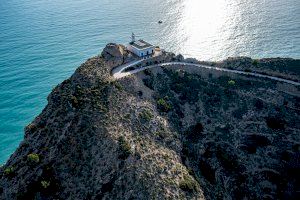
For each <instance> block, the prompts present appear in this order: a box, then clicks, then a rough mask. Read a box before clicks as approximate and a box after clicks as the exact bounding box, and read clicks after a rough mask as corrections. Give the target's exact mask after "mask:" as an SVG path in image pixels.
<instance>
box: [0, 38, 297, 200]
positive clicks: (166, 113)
mask: <svg viewBox="0 0 300 200" xmlns="http://www.w3.org/2000/svg"><path fill="white" fill-rule="evenodd" d="M130 56H131V55H130V54H129V53H128V52H126V51H125V49H124V48H123V47H122V46H118V45H114V44H110V45H109V46H107V47H106V48H105V49H104V51H103V53H102V54H101V56H99V57H94V58H91V59H89V60H88V61H87V62H86V63H84V64H83V65H82V66H80V67H79V68H78V69H77V70H76V72H75V73H74V75H73V76H72V77H71V78H70V79H68V80H66V81H64V82H63V83H61V84H60V85H58V86H57V87H56V88H55V89H54V90H53V91H52V93H51V94H50V95H49V97H48V105H47V106H46V107H45V109H44V110H43V112H42V113H41V114H40V115H39V116H38V117H37V118H36V119H35V120H34V121H33V122H32V123H31V124H30V125H28V126H27V127H26V129H25V138H24V141H23V142H22V143H21V144H20V146H19V148H18V149H17V150H16V152H15V153H14V154H13V155H12V156H11V158H10V159H9V160H8V162H7V163H6V165H5V166H3V167H2V168H1V169H0V198H1V199H215V198H216V197H217V198H233V199H243V198H248V199H263V198H264V199H277V198H286V199H291V198H295V197H297V193H296V192H297V191H299V173H298V172H299V167H300V166H299V165H300V164H299V156H300V153H299V151H300V149H299V148H300V144H299V141H300V132H299V130H300V125H299V119H300V118H299V115H300V111H299V102H300V101H299V97H300V92H299V88H296V87H293V86H290V85H286V84H280V83H277V82H273V81H268V80H263V79H254V78H249V77H242V76H237V75H235V76H231V75H229V74H225V73H221V72H212V71H205V70H199V69H196V68H189V69H185V68H180V67H176V68H175V67H174V68H156V69H152V70H147V71H145V72H141V73H139V74H136V75H134V76H131V77H126V78H124V79H121V80H119V81H116V80H113V79H112V78H111V76H110V71H111V69H112V67H114V66H116V65H119V64H122V63H123V62H126V60H127V59H129V58H130Z"/></svg>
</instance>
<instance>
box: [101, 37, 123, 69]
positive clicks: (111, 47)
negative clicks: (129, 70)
mask: <svg viewBox="0 0 300 200" xmlns="http://www.w3.org/2000/svg"><path fill="white" fill-rule="evenodd" d="M127 56H128V52H127V50H126V49H125V47H124V46H123V45H119V44H115V43H109V44H107V45H106V47H105V48H104V49H103V51H102V53H101V57H102V58H103V59H104V60H105V61H106V62H107V63H108V64H109V65H110V66H112V67H115V66H118V65H121V64H123V63H124V61H125V59H126V58H127Z"/></svg>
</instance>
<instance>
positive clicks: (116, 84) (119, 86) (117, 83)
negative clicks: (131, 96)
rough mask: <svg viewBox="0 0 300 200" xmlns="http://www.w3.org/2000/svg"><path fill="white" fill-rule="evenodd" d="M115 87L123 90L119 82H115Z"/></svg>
mask: <svg viewBox="0 0 300 200" xmlns="http://www.w3.org/2000/svg"><path fill="white" fill-rule="evenodd" d="M115 87H116V88H117V89H118V90H123V86H122V85H121V84H120V83H119V82H115Z"/></svg>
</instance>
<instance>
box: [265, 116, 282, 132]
mask: <svg viewBox="0 0 300 200" xmlns="http://www.w3.org/2000/svg"><path fill="white" fill-rule="evenodd" d="M266 123H267V126H268V127H269V128H271V129H275V130H276V129H278V130H282V129H284V126H285V123H286V122H285V121H284V120H282V119H280V118H278V117H267V118H266Z"/></svg>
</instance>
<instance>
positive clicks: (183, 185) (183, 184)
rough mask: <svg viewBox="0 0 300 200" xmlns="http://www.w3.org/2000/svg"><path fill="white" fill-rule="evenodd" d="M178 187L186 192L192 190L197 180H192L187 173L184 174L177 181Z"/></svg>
mask: <svg viewBox="0 0 300 200" xmlns="http://www.w3.org/2000/svg"><path fill="white" fill-rule="evenodd" d="M179 187H180V189H182V190H183V191H186V192H194V191H196V190H197V182H196V181H195V180H193V179H192V178H191V177H190V176H189V175H184V176H183V180H181V181H180V183H179Z"/></svg>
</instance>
